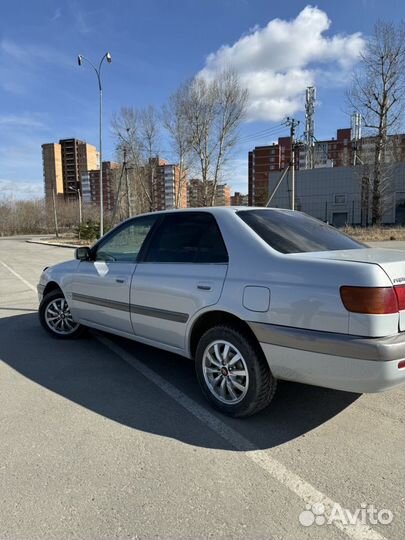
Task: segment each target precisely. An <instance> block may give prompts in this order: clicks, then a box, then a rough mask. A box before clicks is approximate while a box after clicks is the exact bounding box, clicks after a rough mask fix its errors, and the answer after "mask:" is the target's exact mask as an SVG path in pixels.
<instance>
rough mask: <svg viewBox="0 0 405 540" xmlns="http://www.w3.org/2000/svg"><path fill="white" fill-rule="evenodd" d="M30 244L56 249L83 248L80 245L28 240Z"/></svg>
mask: <svg viewBox="0 0 405 540" xmlns="http://www.w3.org/2000/svg"><path fill="white" fill-rule="evenodd" d="M26 242H27V243H28V244H42V245H44V246H55V247H63V248H71V249H75V248H78V247H83V246H80V245H78V244H63V243H60V242H58V243H56V242H46V241H45V240H26Z"/></svg>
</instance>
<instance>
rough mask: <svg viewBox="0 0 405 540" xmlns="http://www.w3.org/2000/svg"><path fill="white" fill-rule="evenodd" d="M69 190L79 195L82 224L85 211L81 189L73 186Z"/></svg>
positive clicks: (80, 220)
mask: <svg viewBox="0 0 405 540" xmlns="http://www.w3.org/2000/svg"><path fill="white" fill-rule="evenodd" d="M69 189H70V190H71V191H74V192H75V193H77V197H78V199H79V223H80V225H81V224H82V221H83V211H82V194H81V192H80V188H74V187H73V186H69Z"/></svg>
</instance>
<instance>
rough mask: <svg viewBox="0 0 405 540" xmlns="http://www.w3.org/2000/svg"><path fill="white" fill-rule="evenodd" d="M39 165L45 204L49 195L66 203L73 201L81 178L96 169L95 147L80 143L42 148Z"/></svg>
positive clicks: (71, 141)
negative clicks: (60, 198)
mask: <svg viewBox="0 0 405 540" xmlns="http://www.w3.org/2000/svg"><path fill="white" fill-rule="evenodd" d="M42 163H43V174H44V188H45V198H46V200H47V201H49V200H50V198H52V193H55V194H57V195H58V196H61V197H62V196H63V198H64V199H65V200H74V199H76V198H77V189H78V188H80V187H81V175H82V174H83V173H85V172H86V171H89V170H94V169H98V167H99V163H98V152H97V150H96V147H95V146H92V145H91V144H87V143H86V142H85V141H81V140H79V139H61V140H60V141H59V143H46V144H43V145H42Z"/></svg>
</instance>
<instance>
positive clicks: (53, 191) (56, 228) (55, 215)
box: [52, 188, 59, 238]
mask: <svg viewBox="0 0 405 540" xmlns="http://www.w3.org/2000/svg"><path fill="white" fill-rule="evenodd" d="M52 202H53V220H54V224H55V236H56V238H59V228H58V212H57V211H56V197H55V188H52Z"/></svg>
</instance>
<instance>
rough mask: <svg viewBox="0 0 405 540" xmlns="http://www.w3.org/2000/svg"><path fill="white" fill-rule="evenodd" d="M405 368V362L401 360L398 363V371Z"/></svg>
mask: <svg viewBox="0 0 405 540" xmlns="http://www.w3.org/2000/svg"><path fill="white" fill-rule="evenodd" d="M404 368H405V360H400V361H399V362H398V369H404Z"/></svg>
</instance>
